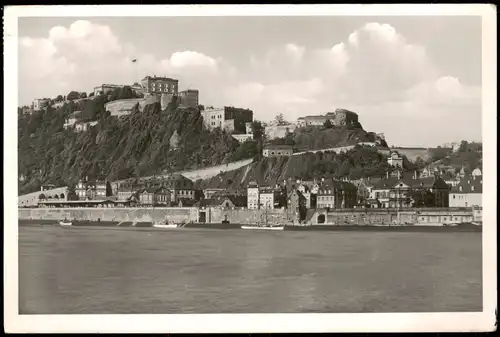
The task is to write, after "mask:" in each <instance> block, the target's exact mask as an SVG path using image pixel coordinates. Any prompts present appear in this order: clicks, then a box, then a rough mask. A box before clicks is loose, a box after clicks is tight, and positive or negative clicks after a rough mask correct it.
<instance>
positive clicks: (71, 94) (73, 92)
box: [66, 91, 80, 101]
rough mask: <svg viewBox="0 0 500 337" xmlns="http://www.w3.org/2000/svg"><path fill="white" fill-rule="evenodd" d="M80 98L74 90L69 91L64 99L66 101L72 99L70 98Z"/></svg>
mask: <svg viewBox="0 0 500 337" xmlns="http://www.w3.org/2000/svg"><path fill="white" fill-rule="evenodd" d="M78 98H80V94H79V93H78V92H76V91H71V92H70V93H69V94H68V96H66V99H67V100H68V101H72V100H75V99H78Z"/></svg>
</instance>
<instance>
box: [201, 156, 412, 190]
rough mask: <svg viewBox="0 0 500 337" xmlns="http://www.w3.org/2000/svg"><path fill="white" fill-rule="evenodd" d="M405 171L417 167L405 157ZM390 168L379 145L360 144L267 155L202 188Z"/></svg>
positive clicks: (353, 175) (374, 173)
mask: <svg viewBox="0 0 500 337" xmlns="http://www.w3.org/2000/svg"><path fill="white" fill-rule="evenodd" d="M404 160H405V161H404V167H405V170H407V171H411V170H414V169H415V168H416V166H415V165H414V164H412V163H411V162H409V161H408V160H407V159H406V158H404ZM388 171H390V168H389V165H388V164H387V158H386V156H384V155H383V154H381V153H379V152H378V151H377V149H376V148H373V147H367V146H356V147H355V148H354V149H352V150H350V151H347V152H346V153H339V154H337V153H335V152H330V151H327V152H317V153H312V152H309V153H305V154H303V155H298V156H291V157H266V158H262V159H260V160H258V161H255V162H254V163H252V164H250V165H249V166H246V167H242V168H240V169H238V170H235V171H230V172H225V173H222V174H219V175H218V176H216V177H213V178H211V179H208V180H206V181H204V182H202V183H201V187H213V188H228V189H237V188H239V187H241V186H246V184H248V182H250V181H256V182H258V183H259V184H276V183H278V182H282V181H284V180H288V179H293V180H294V179H297V178H302V179H305V180H308V179H314V178H317V179H320V178H331V177H335V178H343V177H349V178H350V179H359V178H362V177H382V176H385V175H386V173H387V172H388Z"/></svg>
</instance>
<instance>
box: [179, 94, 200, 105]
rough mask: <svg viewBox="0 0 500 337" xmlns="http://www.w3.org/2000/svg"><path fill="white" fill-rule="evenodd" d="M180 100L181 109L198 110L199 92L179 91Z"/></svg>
mask: <svg viewBox="0 0 500 337" xmlns="http://www.w3.org/2000/svg"><path fill="white" fill-rule="evenodd" d="M178 99H179V106H180V107H182V108H196V107H198V104H199V92H198V90H194V89H188V90H183V91H179V96H178Z"/></svg>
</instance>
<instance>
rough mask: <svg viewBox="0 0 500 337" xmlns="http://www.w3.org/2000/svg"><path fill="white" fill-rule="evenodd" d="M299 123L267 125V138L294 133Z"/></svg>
mask: <svg viewBox="0 0 500 337" xmlns="http://www.w3.org/2000/svg"><path fill="white" fill-rule="evenodd" d="M296 128H297V125H295V124H287V125H267V126H266V127H265V129H264V132H265V134H266V137H267V139H275V138H284V137H285V136H286V135H287V134H289V133H293V132H294V131H295V129H296Z"/></svg>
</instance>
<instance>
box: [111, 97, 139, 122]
mask: <svg viewBox="0 0 500 337" xmlns="http://www.w3.org/2000/svg"><path fill="white" fill-rule="evenodd" d="M143 101H144V99H143V98H130V99H121V100H118V101H112V102H109V103H106V105H105V109H106V111H109V112H110V113H111V116H118V117H119V116H125V115H129V114H130V113H131V112H132V108H133V107H134V106H135V105H136V104H137V103H139V106H140V107H141V106H142V105H143Z"/></svg>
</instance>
